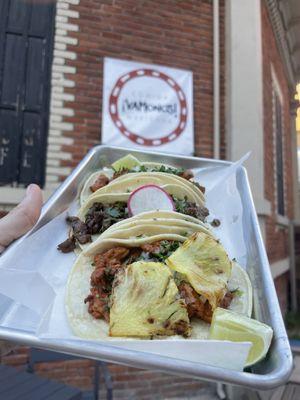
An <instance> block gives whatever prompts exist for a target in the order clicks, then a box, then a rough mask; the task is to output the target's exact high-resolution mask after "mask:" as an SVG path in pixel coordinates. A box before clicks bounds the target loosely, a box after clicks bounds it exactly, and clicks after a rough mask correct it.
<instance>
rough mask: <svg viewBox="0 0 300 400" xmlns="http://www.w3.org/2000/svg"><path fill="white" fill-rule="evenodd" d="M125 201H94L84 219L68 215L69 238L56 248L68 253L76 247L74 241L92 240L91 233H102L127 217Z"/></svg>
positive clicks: (82, 242)
mask: <svg viewBox="0 0 300 400" xmlns="http://www.w3.org/2000/svg"><path fill="white" fill-rule="evenodd" d="M128 217H129V215H128V209H127V204H126V202H122V201H118V202H115V203H112V204H102V203H94V204H93V206H92V207H91V208H90V209H89V210H88V212H87V214H86V217H85V221H84V222H83V221H81V220H80V219H79V218H78V217H71V216H68V217H67V218H66V221H67V223H68V224H69V225H71V228H72V235H71V237H70V238H69V239H67V240H65V241H64V242H62V243H60V244H59V245H58V246H57V248H58V250H60V251H62V252H63V253H69V252H71V251H73V250H74V249H75V247H76V243H77V242H78V243H80V244H85V243H89V242H91V241H92V235H95V234H97V233H102V232H104V231H105V230H106V229H108V228H109V227H110V226H111V225H113V224H115V223H116V222H119V221H122V220H124V219H126V218H128Z"/></svg>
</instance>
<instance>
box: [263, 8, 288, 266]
mask: <svg viewBox="0 0 300 400" xmlns="http://www.w3.org/2000/svg"><path fill="white" fill-rule="evenodd" d="M262 35H263V101H264V149H265V157H264V171H265V197H266V199H267V200H269V201H270V202H271V208H272V215H271V216H269V217H267V218H266V246H267V252H268V256H269V259H270V262H271V263H272V262H275V261H278V260H280V259H283V258H286V257H288V230H287V228H286V227H284V226H280V225H278V223H277V219H276V181H275V179H274V175H275V163H274V161H275V157H274V138H273V104H272V72H271V68H272V67H273V70H274V72H275V75H276V78H277V80H278V84H279V86H280V90H281V92H282V96H283V126H284V132H283V134H284V141H283V142H284V154H285V158H284V181H285V206H286V215H287V217H288V218H292V217H293V178H292V152H291V143H292V141H291V129H290V100H291V95H290V93H289V88H288V83H287V79H286V76H285V72H284V67H283V64H282V61H281V59H280V55H279V52H278V49H277V46H276V42H275V37H274V34H273V31H272V27H271V23H270V20H269V17H268V14H267V10H266V7H265V5H264V2H263V1H262ZM271 66H272V67H271Z"/></svg>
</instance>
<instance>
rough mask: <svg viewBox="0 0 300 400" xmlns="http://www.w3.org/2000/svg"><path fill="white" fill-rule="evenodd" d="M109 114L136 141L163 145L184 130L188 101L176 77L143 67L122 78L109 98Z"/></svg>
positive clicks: (121, 130) (123, 131) (148, 144)
mask: <svg viewBox="0 0 300 400" xmlns="http://www.w3.org/2000/svg"><path fill="white" fill-rule="evenodd" d="M109 113H110V116H111V118H112V120H113V122H114V124H115V125H116V127H117V128H118V129H119V131H120V132H121V133H122V134H123V135H124V136H126V137H127V138H128V139H129V140H131V141H132V142H134V143H137V144H139V145H142V146H160V145H162V144H165V143H169V142H171V141H173V140H175V139H177V138H178V137H179V136H180V135H181V133H182V132H183V130H184V128H185V126H186V122H187V103H186V98H185V95H184V92H183V90H182V89H181V87H180V86H179V85H178V83H176V82H175V80H174V79H173V78H171V77H169V76H168V75H166V74H164V73H162V72H159V71H156V70H153V69H146V68H141V69H137V70H134V71H131V72H128V73H127V74H125V75H123V76H121V77H120V78H119V79H118V81H117V82H116V84H115V86H114V88H113V90H112V92H111V94H110V97H109Z"/></svg>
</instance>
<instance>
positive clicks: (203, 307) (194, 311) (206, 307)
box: [178, 282, 234, 323]
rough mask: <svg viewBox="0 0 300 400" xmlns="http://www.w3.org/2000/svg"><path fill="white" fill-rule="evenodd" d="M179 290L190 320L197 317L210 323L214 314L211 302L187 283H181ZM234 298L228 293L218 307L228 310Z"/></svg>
mask: <svg viewBox="0 0 300 400" xmlns="http://www.w3.org/2000/svg"><path fill="white" fill-rule="evenodd" d="M178 289H179V292H180V296H181V297H182V298H183V299H184V300H185V303H186V305H187V311H188V315H189V318H193V317H196V318H199V319H202V320H203V321H206V322H208V323H210V322H211V319H212V314H213V312H212V308H211V305H210V304H209V302H208V301H207V300H206V299H205V298H204V297H203V296H200V295H199V294H198V293H197V292H196V291H195V290H194V289H193V288H192V286H191V285H190V284H189V283H187V282H182V283H180V285H179V287H178ZM233 297H234V296H233V294H232V293H231V292H230V291H228V292H227V293H226V294H225V296H224V298H223V299H222V301H221V302H220V304H219V305H218V306H219V307H221V308H228V307H229V306H230V303H231V301H232V299H233Z"/></svg>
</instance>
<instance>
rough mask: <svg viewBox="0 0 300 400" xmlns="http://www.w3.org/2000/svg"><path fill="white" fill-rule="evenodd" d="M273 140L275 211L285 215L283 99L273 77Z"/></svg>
mask: <svg viewBox="0 0 300 400" xmlns="http://www.w3.org/2000/svg"><path fill="white" fill-rule="evenodd" d="M273 121H274V123H273V140H274V156H275V159H274V165H275V174H274V180H275V198H276V213H277V214H278V215H281V216H285V215H286V207H285V176H284V175H285V165H284V161H285V157H284V155H285V152H284V115H283V100H282V94H281V90H280V87H279V84H278V82H277V80H276V79H274V77H273Z"/></svg>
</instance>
